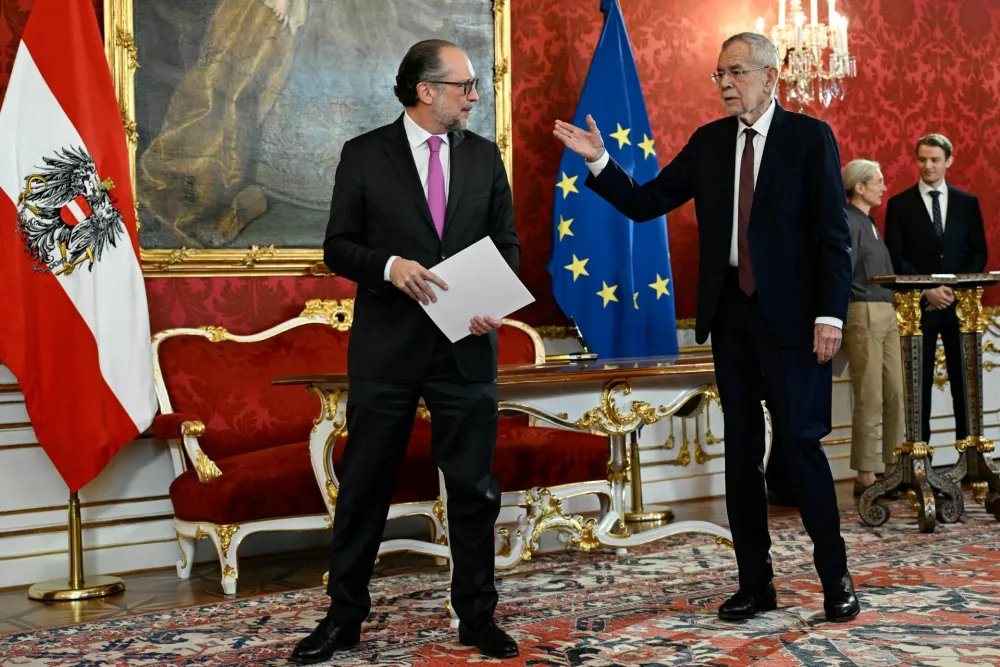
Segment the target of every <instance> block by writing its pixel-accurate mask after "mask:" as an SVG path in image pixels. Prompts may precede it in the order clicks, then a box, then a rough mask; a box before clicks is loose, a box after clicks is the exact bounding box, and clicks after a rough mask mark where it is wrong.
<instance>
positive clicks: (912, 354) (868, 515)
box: [858, 290, 961, 532]
mask: <svg viewBox="0 0 1000 667" xmlns="http://www.w3.org/2000/svg"><path fill="white" fill-rule="evenodd" d="M920 296H921V292H920V290H911V291H908V292H897V293H896V303H897V305H898V307H897V309H896V318H897V321H898V322H899V336H900V347H901V352H902V357H903V399H904V403H905V406H906V420H905V427H906V442H904V443H902V444H901V445H900V446H899V447H898V448H897V449H896V456H897V465H896V470H895V471H894V472H893V474H892V475H890V476H889V477H887V478H884V479H882V480H880V481H877V482H876V483H875V484H873V485H872V486H870V487H869V488H868V489H866V490H865V492H864V493H863V494H862V495H861V497H860V498H859V499H858V514H859V515H860V516H861V520H862V521H864V522H865V523H866V524H868V525H871V526H881V525H882V524H884V523H885V522H886V521H888V520H889V508H888V507H885V506H884V505H879V504H877V501H878V499H879V498H881V497H883V496H885V495H886V494H888V493H890V492H891V491H894V490H896V489H897V488H903V489H906V490H907V494H906V496H907V498H908V499H909V500H910V506H911V507H912V508H913V509H914V510H915V511H916V512H917V513H918V523H919V525H920V530H921V532H933V531H934V526H935V523H936V517H937V507H936V503H935V499H934V488H933V486H932V478H931V477H929V476H928V470H929V469H930V455H931V454H932V453H933V450H932V449H931V448H930V447H928V446H927V443H925V442H922V441H921V439H920V436H921V403H922V401H921V397H922V394H923V387H922V385H921V378H922V373H921V371H922V365H923V343H924V340H923V333H922V332H921V331H920V317H921V313H920ZM934 479H936V478H934ZM942 484H943V485H945V486H946V487H947V488H945V489H944V491H945V494H946V495H948V496H949V501H948V502H949V503H950V504H949V505H948V513H947V518H950V517H951V516H952V515H953V514H954V509H955V506H956V505H957V506H958V508H959V509H961V494H960V493H959V494H958V499H957V500H956V498H955V495H954V491H955V486H954V485H947V484H945V483H944V482H942ZM956 518H957V517H956Z"/></svg>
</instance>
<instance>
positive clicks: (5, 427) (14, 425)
mask: <svg viewBox="0 0 1000 667" xmlns="http://www.w3.org/2000/svg"><path fill="white" fill-rule="evenodd" d="M21 428H31V422H11V423H9V424H0V431H15V430H17V429H21Z"/></svg>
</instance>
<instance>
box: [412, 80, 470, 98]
mask: <svg viewBox="0 0 1000 667" xmlns="http://www.w3.org/2000/svg"><path fill="white" fill-rule="evenodd" d="M424 83H443V84H446V85H449V86H461V87H462V94H463V95H468V94H469V93H471V92H472V91H473V90H475V89H477V88H478V87H479V79H469V80H468V81H425V82H424Z"/></svg>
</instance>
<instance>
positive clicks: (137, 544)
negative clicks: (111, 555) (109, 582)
mask: <svg viewBox="0 0 1000 667" xmlns="http://www.w3.org/2000/svg"><path fill="white" fill-rule="evenodd" d="M176 540H177V538H176V537H168V538H165V539H162V540H143V541H141V542H121V543H120V544H102V545H100V546H96V547H84V548H83V550H84V551H104V550H105V549H121V548H123V547H144V546H146V545H147V544H166V543H167V542H175V541H176ZM65 553H69V552H68V551H67V550H66V549H57V550H55V551H39V552H38V553H33V554H19V555H17V556H0V562H3V561H9V560H25V559H27V558H42V557H44V556H61V555H62V554H65ZM15 588H19V587H15Z"/></svg>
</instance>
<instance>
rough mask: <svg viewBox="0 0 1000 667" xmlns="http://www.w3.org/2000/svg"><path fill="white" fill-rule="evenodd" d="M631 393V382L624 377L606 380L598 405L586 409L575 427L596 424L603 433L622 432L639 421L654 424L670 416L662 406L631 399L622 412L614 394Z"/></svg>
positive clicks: (625, 431) (581, 427)
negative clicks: (629, 405) (627, 408)
mask: <svg viewBox="0 0 1000 667" xmlns="http://www.w3.org/2000/svg"><path fill="white" fill-rule="evenodd" d="M631 393H632V383H631V382H630V381H629V380H626V379H624V378H617V379H614V380H611V381H609V382H607V383H606V384H605V385H604V390H603V391H602V392H601V405H600V407H597V408H594V409H593V410H588V411H587V412H585V413H584V414H583V416H582V417H580V418H579V419H578V420H577V421H576V428H578V429H580V430H581V431H582V430H587V429H590V428H592V427H594V426H597V427H598V428H600V429H601V430H602V431H604V432H605V433H609V434H624V433H628V432H630V431H632V430H634V429H635V428H636V427H637V426H638V425H639V424H640V423H644V424H655V423H656V422H658V421H660V420H661V419H663V418H665V417H668V416H670V415H669V414H668V413H667V409H666V408H664V407H663V406H660V407H659V408H654V407H653V406H651V405H650V404H649V403H647V402H645V401H632V405H631V407H630V408H629V411H628V412H622V411H621V409H620V408H619V407H618V403H617V402H616V400H615V396H616V395H618V394H621V395H622V396H628V395H629V394H631Z"/></svg>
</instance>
